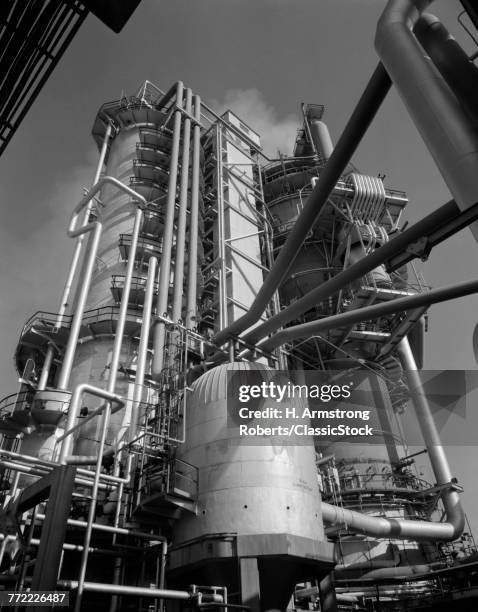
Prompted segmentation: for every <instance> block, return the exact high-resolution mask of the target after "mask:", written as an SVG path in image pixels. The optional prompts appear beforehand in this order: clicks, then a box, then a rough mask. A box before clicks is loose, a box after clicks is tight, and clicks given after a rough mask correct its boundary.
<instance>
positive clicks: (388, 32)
mask: <svg viewBox="0 0 478 612" xmlns="http://www.w3.org/2000/svg"><path fill="white" fill-rule="evenodd" d="M431 2H432V0H389V2H388V4H387V6H386V7H385V9H384V11H383V12H382V14H381V16H380V18H379V20H378V22H377V28H376V31H375V49H376V50H377V53H378V54H379V56H381V51H382V50H383V49H384V48H385V46H386V45H387V43H388V42H389V41H390V39H391V38H393V37H394V35H393V34H394V33H393V30H395V31H397V29H401V28H403V27H406V28H407V29H408V30H413V28H414V26H415V23H416V22H417V20H418V19H419V17H420V15H421V13H422V12H423V11H424V10H425V9H426V8H427V6H429V5H430V4H431Z"/></svg>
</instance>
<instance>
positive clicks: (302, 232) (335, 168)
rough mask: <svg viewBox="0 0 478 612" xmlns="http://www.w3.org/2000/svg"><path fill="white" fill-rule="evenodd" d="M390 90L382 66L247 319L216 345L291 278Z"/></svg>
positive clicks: (244, 325) (250, 319)
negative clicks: (314, 226)
mask: <svg viewBox="0 0 478 612" xmlns="http://www.w3.org/2000/svg"><path fill="white" fill-rule="evenodd" d="M390 86H391V81H390V78H389V76H388V74H387V73H386V71H385V69H384V67H383V66H382V64H379V65H378V66H377V68H376V69H375V72H374V73H373V75H372V77H371V79H370V82H369V83H368V85H367V87H366V89H365V91H364V93H363V94H362V97H361V98H360V100H359V102H358V104H357V106H356V108H355V110H354V112H353V113H352V116H351V117H350V119H349V122H348V123H347V125H346V127H345V129H344V131H343V134H342V136H341V137H340V139H339V141H338V142H337V144H336V146H335V149H334V151H333V153H332V155H331V157H330V159H329V161H328V162H327V165H326V166H325V168H324V169H323V171H322V173H321V175H320V179H319V181H318V183H317V185H316V186H315V188H314V189H313V191H312V193H311V194H310V196H309V197H308V198H307V201H306V203H305V206H304V209H303V211H302V212H301V214H300V215H299V217H298V218H297V221H296V223H295V224H294V227H293V229H292V231H291V232H290V234H289V236H288V237H287V240H286V242H285V244H284V245H283V246H282V248H281V250H280V252H279V256H278V257H277V259H276V260H275V262H274V265H273V266H272V268H271V270H270V272H269V274H268V275H267V277H266V279H265V281H264V283H263V285H262V286H261V288H260V290H259V292H258V293H257V296H256V298H255V300H254V302H253V303H252V304H251V306H250V307H249V310H248V312H247V313H246V314H245V315H243V316H242V317H240V318H239V319H237V320H236V321H234V323H232V325H229V326H228V327H226V328H225V329H223V330H221V331H220V332H219V333H218V334H217V335H216V337H215V339H214V342H215V344H216V345H218V346H220V345H222V344H224V342H226V340H227V339H228V338H229V337H230V336H234V335H238V334H240V333H241V332H243V331H244V330H246V329H248V328H249V327H251V326H252V325H254V323H256V321H258V320H259V318H260V316H261V315H262V313H263V312H264V310H265V309H266V307H267V304H268V303H269V301H270V300H271V298H272V296H273V295H274V292H275V291H276V290H277V289H278V287H279V285H280V284H281V282H282V281H283V280H284V279H285V278H286V277H287V274H288V272H289V270H290V268H291V266H292V264H293V263H294V261H295V258H296V256H297V254H298V252H299V249H300V247H301V245H302V244H303V242H304V240H305V239H306V237H307V235H308V233H309V232H310V229H311V227H313V225H314V224H315V222H316V221H317V218H318V217H319V215H320V214H321V212H322V210H323V208H324V206H325V204H326V202H327V199H328V198H329V196H330V194H331V193H332V190H333V189H334V186H335V184H336V183H337V181H338V180H339V179H340V176H341V174H342V172H343V171H344V169H345V166H346V165H347V163H348V162H349V161H350V158H351V157H352V155H353V153H354V151H355V149H356V148H357V146H358V145H359V144H360V141H361V140H362V137H363V135H364V134H365V132H366V131H367V128H368V126H369V125H370V123H371V122H372V120H373V118H374V117H375V114H376V113H377V111H378V109H379V108H380V106H381V104H382V102H383V100H384V99H385V96H386V95H387V93H388V90H389V89H390Z"/></svg>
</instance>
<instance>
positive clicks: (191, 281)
mask: <svg viewBox="0 0 478 612" xmlns="http://www.w3.org/2000/svg"><path fill="white" fill-rule="evenodd" d="M194 118H195V120H196V123H195V124H194V129H193V172H192V181H191V211H190V217H189V254H188V293H187V301H186V327H187V328H188V329H190V328H191V327H195V320H196V309H197V258H198V231H199V170H200V153H201V151H200V147H201V126H200V120H201V98H200V97H199V96H194Z"/></svg>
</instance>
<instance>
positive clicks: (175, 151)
mask: <svg viewBox="0 0 478 612" xmlns="http://www.w3.org/2000/svg"><path fill="white" fill-rule="evenodd" d="M183 90H184V86H183V84H182V82H181V81H178V82H177V84H176V110H175V111H174V125H173V142H172V146H171V161H170V164H169V182H168V199H167V203H166V218H165V220H164V232H163V252H162V255H161V263H160V270H159V289H158V300H157V314H158V315H160V316H164V315H165V313H166V312H167V309H168V302H169V284H170V277H171V256H172V246H173V234H174V216H175V212H176V186H177V180H178V163H179V138H180V131H181V111H182V105H183ZM165 335H166V330H165V327H164V323H162V322H161V321H158V322H156V325H155V326H154V341H153V342H154V354H153V363H152V368H151V374H152V377H153V379H154V380H159V377H160V376H161V371H162V369H163V358H164V355H163V351H164V340H165Z"/></svg>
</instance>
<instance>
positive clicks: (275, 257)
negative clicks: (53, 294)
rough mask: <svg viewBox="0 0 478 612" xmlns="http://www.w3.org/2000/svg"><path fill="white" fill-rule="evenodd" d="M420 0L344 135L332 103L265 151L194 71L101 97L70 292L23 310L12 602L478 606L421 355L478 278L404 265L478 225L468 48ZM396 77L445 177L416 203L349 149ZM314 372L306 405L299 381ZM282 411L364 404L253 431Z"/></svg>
mask: <svg viewBox="0 0 478 612" xmlns="http://www.w3.org/2000/svg"><path fill="white" fill-rule="evenodd" d="M90 4H94V3H90ZM430 4H431V3H430V2H429V1H427V0H390V1H389V2H388V3H387V4H386V6H385V8H384V10H383V13H382V15H381V17H380V20H379V22H378V24H377V29H376V37H375V49H376V52H377V55H378V65H377V67H376V68H375V70H374V71H373V74H372V75H371V77H370V79H369V82H368V83H364V88H363V93H362V95H361V98H360V100H359V101H358V103H357V105H356V106H355V108H354V110H353V113H352V115H351V116H350V119H349V121H348V122H347V124H346V126H345V128H344V129H343V132H342V134H341V136H340V138H339V139H338V140H337V141H336V142H335V143H334V142H333V140H332V138H331V136H330V133H329V130H328V127H327V124H326V122H325V120H326V119H327V117H328V116H330V114H331V113H333V109H330V108H328V109H326V108H325V107H324V105H322V104H320V102H321V100H315V101H314V102H313V103H312V102H310V103H304V104H302V105H301V107H300V113H301V121H300V124H298V125H297V135H296V139H295V142H294V143H292V145H293V152H292V154H291V155H283V154H279V155H278V156H277V157H276V158H271V157H269V156H267V155H266V154H265V153H264V151H263V149H262V146H261V137H263V136H264V135H262V134H259V133H257V132H256V131H255V130H254V129H253V128H252V127H251V126H250V125H249V124H248V122H247V121H246V120H245V119H244V118H243V117H240V116H238V114H236V113H235V112H233V111H231V110H226V111H225V112H222V110H221V111H218V110H217V109H215V108H213V106H212V105H211V106H210V105H209V104H207V103H205V102H204V100H203V99H202V98H201V92H200V91H193V90H192V88H191V87H189V86H188V84H187V83H183V82H182V81H177V82H175V83H165V84H163V83H158V84H157V83H155V82H152V81H149V80H147V81H145V82H143V83H142V84H138V85H140V86H139V87H138V89H137V90H136V91H134V92H131V93H128V94H122V95H121V96H119V97H118V99H114V100H113V101H110V102H105V103H103V104H101V106H100V107H99V110H98V111H97V113H96V117H95V119H94V122H93V125H92V136H93V140H94V143H95V146H96V148H97V152H98V153H97V161H96V172H95V173H94V176H93V177H91V185H90V186H89V189H88V190H87V191H86V193H85V194H84V196H83V197H82V198H81V199H80V198H78V199H76V200H73V199H72V201H71V202H69V203H68V207H69V210H71V215H70V219H69V224H68V227H67V228H65V231H66V232H67V234H68V236H69V238H70V239H71V251H72V258H71V263H70V265H69V269H68V274H67V277H66V278H65V281H64V289H63V292H62V294H61V295H59V296H58V299H57V308H56V310H55V311H54V312H44V311H39V312H34V313H31V316H30V317H29V318H28V320H27V321H26V322H25V324H24V325H23V328H22V329H21V330H19V332H20V333H19V340H18V344H17V346H16V347H12V349H13V350H14V362H15V367H16V371H17V373H18V377H19V380H20V384H19V388H18V390H17V392H16V393H14V394H12V395H8V396H6V397H3V398H2V399H1V401H0V434H1V437H0V440H1V442H0V469H1V475H0V483H1V486H0V493H1V504H2V505H1V514H0V517H1V525H2V530H1V533H2V535H1V541H0V596H1V597H3V599H1V597H0V602H1V604H2V606H1V607H2V609H13V608H14V606H13V604H11V603H10V606H9V604H8V600H7V599H5V597H6V595H8V593H25V594H28V593H36V592H39V591H41V592H49V593H67V594H68V597H69V606H70V607H71V608H72V609H73V610H75V612H79V611H80V610H100V609H102V610H110V612H115V611H118V612H120V611H129V610H131V611H132V610H138V611H140V610H141V611H148V612H150V611H151V612H152V611H153V610H154V611H158V610H160V611H164V610H166V611H168V610H171V611H173V612H176V611H179V610H180V609H184V610H191V609H196V608H197V609H202V608H204V609H210V608H219V609H220V610H226V611H227V609H229V608H231V609H239V610H251V612H262V611H263V612H265V611H284V612H285V611H286V610H290V611H292V610H320V611H321V612H334V611H338V610H340V611H344V612H345V611H367V612H372V611H386V612H392V611H396V612H399V611H400V612H401V611H406V610H416V611H429V610H438V611H441V610H443V611H444V610H449V609H450V608H451V606H453V605H454V604H455V605H457V606H458V609H460V610H475V609H476V605H477V602H478V551H477V549H476V546H475V543H474V540H473V536H472V533H471V530H470V528H469V525H468V524H467V520H466V516H465V509H464V508H463V506H462V503H461V501H460V493H461V492H462V487H461V486H460V484H459V482H458V479H457V476H459V475H456V474H454V473H453V472H452V470H451V469H450V466H449V462H448V459H447V455H446V452H445V449H444V447H443V445H442V442H441V440H440V434H439V431H438V427H437V425H436V423H435V419H434V415H433V411H432V410H431V408H430V405H429V401H428V399H427V396H426V393H425V392H424V391H423V388H422V379H421V378H420V370H421V369H422V368H423V352H424V325H425V323H424V321H425V317H426V313H427V309H428V308H429V307H430V306H431V305H432V304H436V303H440V302H444V301H447V300H453V299H455V298H459V297H463V296H469V295H472V294H475V293H476V292H477V291H478V280H476V279H470V280H468V281H465V282H461V283H457V284H454V285H451V286H444V287H439V288H434V289H431V288H430V287H429V286H428V285H427V284H426V282H425V280H424V279H423V277H422V275H421V273H420V271H419V269H418V268H417V267H416V266H415V262H416V260H417V259H418V260H420V259H423V260H425V259H426V258H428V257H431V258H433V248H434V247H435V246H437V245H439V244H441V243H442V242H443V241H445V240H447V239H449V238H450V237H451V236H453V235H454V234H456V233H457V232H458V231H460V230H462V229H463V228H466V227H468V226H469V227H470V229H471V231H472V233H473V236H474V237H475V239H478V230H477V227H478V226H477V225H476V223H475V222H476V221H477V219H478V197H477V194H478V171H477V168H478V127H477V124H478V104H477V97H476V92H477V91H478V69H477V68H476V66H475V64H474V63H473V61H472V60H473V59H474V58H472V59H470V58H469V57H468V55H467V54H466V53H465V52H464V50H463V49H462V48H461V47H460V45H459V44H458V43H457V41H456V40H455V39H454V38H453V37H452V36H451V35H450V34H449V32H448V30H447V29H446V27H445V25H443V24H442V23H441V22H440V21H439V20H438V18H437V17H435V16H434V15H431V14H429V13H427V12H425V11H426V10H427V8H428V6H429V5H430ZM462 4H463V6H464V9H465V10H466V11H468V15H469V18H470V19H471V20H472V21H473V20H474V19H476V16H477V15H476V9H474V7H473V6H472V5H473V3H471V2H470V3H468V2H463V3H462ZM164 85H165V87H164ZM163 87H164V89H163ZM392 87H393V88H395V89H396V90H397V91H398V93H399V94H400V97H401V98H402V100H403V102H404V103H405V106H406V108H407V111H408V113H409V114H410V117H411V119H412V120H413V122H414V123H415V125H416V127H417V129H418V131H419V133H420V135H421V137H422V139H423V141H424V143H425V145H426V147H427V148H428V150H429V151H430V154H431V155H432V157H433V159H434V161H435V163H436V166H437V168H438V170H439V172H440V173H441V175H442V177H443V179H444V181H445V182H446V185H447V186H448V189H449V191H450V193H451V195H452V199H451V200H450V201H449V202H447V203H441V204H440V203H437V206H436V208H435V210H434V211H433V212H431V213H429V214H427V215H425V216H423V217H422V218H421V219H420V220H419V221H417V222H415V223H411V224H409V225H408V224H406V223H404V221H403V213H404V210H405V209H406V207H407V204H408V197H407V194H406V193H405V192H404V191H402V190H400V188H399V187H400V186H399V185H397V186H395V185H388V182H387V181H386V180H385V177H384V176H383V175H381V174H379V175H378V176H377V174H376V172H377V171H376V169H375V168H371V169H366V170H364V172H362V171H361V170H359V169H358V168H357V167H356V166H355V165H354V164H353V156H354V154H355V151H356V149H357V147H358V145H359V144H360V142H361V140H362V138H363V137H364V136H365V134H366V132H367V130H368V128H369V127H370V125H371V124H372V122H373V121H374V118H375V115H376V113H377V112H378V110H379V109H380V107H381V105H382V103H383V101H384V99H385V97H386V96H387V93H388V92H389V90H390V89H391V88H392ZM99 102H101V101H99ZM92 110H93V111H94V109H92ZM291 110H292V111H293V110H295V109H291ZM365 172H370V173H369V174H367V173H365ZM52 248H53V247H52ZM436 333H439V330H437V332H436ZM471 333H472V332H471V330H470V336H471ZM271 381H279V383H276V382H271ZM316 381H319V382H320V383H327V385H328V386H327V388H325V387H322V388H321V387H320V386H317V389H318V390H319V391H318V396H319V399H320V400H321V401H324V402H326V405H325V404H321V405H320V407H319V408H320V409H319V410H318V409H317V404H316V403H314V401H312V399H311V397H312V396H310V397H308V398H306V399H304V397H301V398H300V400H297V398H296V397H295V396H294V395H293V394H292V393H291V390H292V389H294V385H297V388H298V387H300V388H302V389H310V386H309V387H308V385H310V383H311V382H316ZM351 381H352V382H353V390H352V391H351V388H352V382H351ZM329 383H333V384H332V385H331V384H329ZM274 385H279V386H274ZM278 389H279V391H277V390H278ZM286 391H287V393H286ZM256 392H257V393H256ZM274 392H275V393H278V395H273V393H274ZM325 392H326V393H328V394H329V395H327V396H325V395H324V393H325ZM334 393H335V395H334ZM264 398H266V399H271V398H272V399H274V402H277V403H274V406H275V407H274V408H270V406H271V403H270V402H269V403H268V402H266V401H263V400H264ZM364 398H365V399H364ZM253 400H254V401H253ZM279 400H280V401H279ZM327 402H330V404H329V403H327ZM324 406H325V408H324ZM297 407H299V408H300V411H301V412H300V415H302V417H303V418H306V417H307V419H309V418H312V421H313V420H314V418H317V417H319V418H320V420H322V419H325V418H326V417H328V418H329V419H331V420H332V421H334V420H335V421H337V422H338V421H339V420H341V419H342V420H344V419H355V420H357V419H358V420H360V425H361V426H363V427H362V428H361V430H360V434H357V432H358V431H359V430H358V429H354V428H349V429H347V430H341V431H347V435H340V436H338V437H336V438H334V436H333V435H317V431H318V430H313V428H312V429H311V428H309V427H308V425H305V426H304V429H303V430H298V429H296V431H297V432H299V433H300V434H301V432H302V431H305V432H309V435H306V436H304V439H303V440H300V442H299V441H297V440H294V442H293V443H291V441H290V440H289V441H288V440H286V439H285V438H284V437H283V436H282V432H283V430H282V429H279V427H276V428H275V429H273V430H271V431H272V434H271V435H266V436H262V437H261V439H260V440H254V441H252V440H251V437H254V435H253V434H257V432H260V431H264V428H266V429H267V427H266V425H267V422H270V421H271V420H272V421H274V420H275V421H278V420H281V418H282V416H283V415H286V416H288V417H292V418H294V419H295V418H298V417H297V414H296V412H295V411H296V410H297ZM231 414H233V415H235V414H238V415H239V419H246V421H247V423H248V425H250V426H251V427H252V429H250V431H251V432H253V434H250V435H249V434H248V435H246V436H242V435H241V436H239V435H238V432H239V428H237V427H236V425H237V423H235V422H234V423H233V422H232V421H233V420H234V419H232V420H231V418H232V417H231ZM411 415H413V418H414V419H416V422H417V423H418V427H419V429H420V435H421V437H422V439H423V444H422V448H421V449H420V450H419V451H417V452H410V451H409V450H408V444H409V443H410V441H407V440H406V439H405V436H404V434H403V429H402V425H403V423H404V422H406V421H407V419H410V418H411ZM246 421H244V422H246ZM335 421H334V422H335ZM344 422H346V423H348V421H347V420H345V421H344ZM307 423H308V420H307ZM355 424H356V423H355V421H354V423H353V425H355ZM261 427H262V428H263V429H261ZM284 427H285V424H284ZM347 427H348V425H347ZM332 430H333V427H331V428H330V427H329V429H328V430H327V431H328V432H331V431H332ZM362 430H363V431H367V432H372V431H373V434H374V440H373V442H370V441H367V440H366V439H365V436H364V434H363V432H362ZM244 431H245V432H249V429H248V427H246V426H244ZM284 431H285V430H284ZM311 431H312V432H314V433H315V435H310V432H311ZM350 432H352V433H350ZM241 433H242V430H241ZM301 435H302V434H301ZM418 455H426V457H427V458H428V459H427V460H429V463H430V468H431V474H432V476H431V478H430V479H426V478H424V477H423V476H422V475H421V474H420V473H419V471H418V469H417V466H416V463H415V459H416V457H417V456H418ZM9 601H10V602H11V601H12V600H9ZM14 601H15V602H16V603H15V605H16V606H17V607H16V608H15V609H23V608H22V606H24V605H25V601H26V600H14ZM31 601H36V602H38V601H39V600H31ZM41 601H42V602H43V603H42V604H41V606H40V604H39V603H37V605H38V606H39V607H45V602H47V605H46V607H51V608H55V609H56V608H57V607H58V602H59V600H58V599H51V598H50V599H46V600H45V599H43V600H41ZM48 602H50V603H49V604H48ZM455 602H456V603H455ZM55 604H56V605H55ZM30 605H32V604H30Z"/></svg>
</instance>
